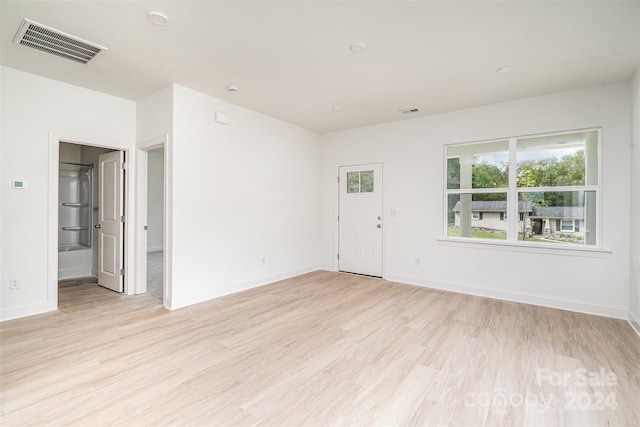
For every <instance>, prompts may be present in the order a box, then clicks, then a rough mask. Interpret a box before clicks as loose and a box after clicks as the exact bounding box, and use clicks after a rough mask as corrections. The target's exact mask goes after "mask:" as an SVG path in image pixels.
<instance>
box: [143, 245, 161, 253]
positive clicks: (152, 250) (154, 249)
mask: <svg viewBox="0 0 640 427" xmlns="http://www.w3.org/2000/svg"><path fill="white" fill-rule="evenodd" d="M163 250H164V248H163V247H162V246H149V247H148V248H147V252H158V251H163Z"/></svg>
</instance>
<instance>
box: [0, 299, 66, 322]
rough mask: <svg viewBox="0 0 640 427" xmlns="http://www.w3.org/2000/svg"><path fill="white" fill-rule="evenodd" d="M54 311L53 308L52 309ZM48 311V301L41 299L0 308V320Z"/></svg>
mask: <svg viewBox="0 0 640 427" xmlns="http://www.w3.org/2000/svg"><path fill="white" fill-rule="evenodd" d="M54 311H55V310H54ZM47 312H49V303H48V302H47V301H41V302H37V303H34V304H28V305H23V306H20V307H10V308H5V309H2V310H0V322H4V321H5V320H12V319H19V318H20V317H27V316H35V315H36V314H42V313H47Z"/></svg>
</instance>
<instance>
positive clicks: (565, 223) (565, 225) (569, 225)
mask: <svg viewBox="0 0 640 427" xmlns="http://www.w3.org/2000/svg"><path fill="white" fill-rule="evenodd" d="M560 230H561V231H570V232H572V233H573V232H574V231H575V225H574V222H573V220H572V219H561V220H560Z"/></svg>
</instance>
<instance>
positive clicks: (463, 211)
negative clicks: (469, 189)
mask: <svg viewBox="0 0 640 427" xmlns="http://www.w3.org/2000/svg"><path fill="white" fill-rule="evenodd" d="M447 203H448V206H447V211H448V214H447V217H448V222H447V236H449V237H471V238H476V239H499V240H506V238H507V223H506V222H505V221H503V220H502V215H503V214H504V213H505V212H506V211H507V194H506V193H488V194H449V195H448V202H447Z"/></svg>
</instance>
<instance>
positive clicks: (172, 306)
mask: <svg viewBox="0 0 640 427" xmlns="http://www.w3.org/2000/svg"><path fill="white" fill-rule="evenodd" d="M317 270H318V266H313V267H307V268H300V269H297V270H292V271H288V272H285V273H281V274H276V275H273V276H268V277H264V278H261V279H256V280H252V281H249V282H244V283H239V284H236V285H232V286H227V287H224V288H218V289H214V290H211V291H208V292H203V293H199V294H194V295H188V296H185V297H180V298H172V299H169V300H168V301H167V304H165V307H166V308H168V309H169V310H177V309H179V308H182V307H187V306H190V305H193V304H198V303H201V302H205V301H209V300H212V299H214V298H220V297H223V296H225V295H230V294H235V293H236V292H241V291H246V290H248V289H252V288H257V287H259V286H264V285H268V284H269V283H273V282H278V281H280V280H284V279H289V278H291V277H295V276H299V275H301V274H306V273H311V272H312V271H317Z"/></svg>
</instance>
